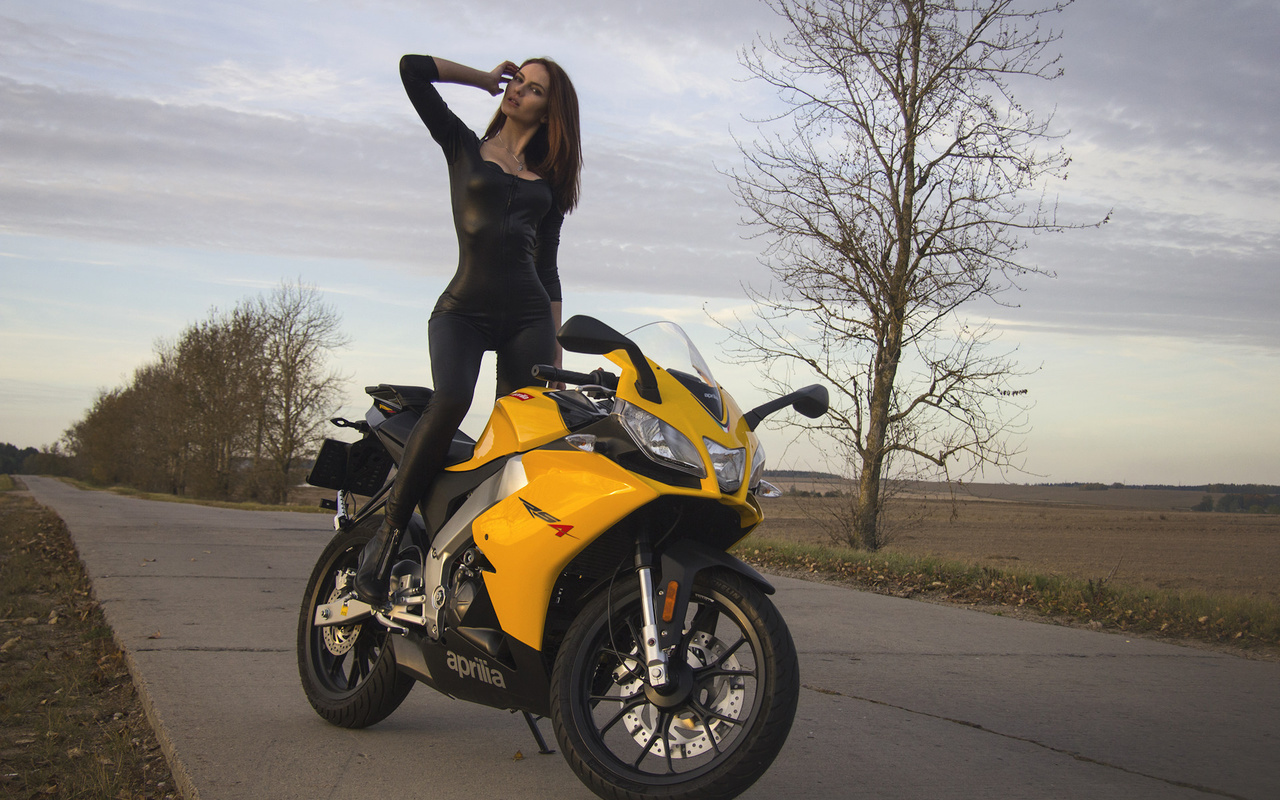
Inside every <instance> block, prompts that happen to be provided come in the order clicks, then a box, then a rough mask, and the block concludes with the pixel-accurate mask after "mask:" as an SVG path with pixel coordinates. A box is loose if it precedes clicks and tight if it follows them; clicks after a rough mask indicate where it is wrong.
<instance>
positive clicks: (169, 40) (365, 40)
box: [0, 0, 1280, 484]
mask: <svg viewBox="0 0 1280 800" xmlns="http://www.w3.org/2000/svg"><path fill="white" fill-rule="evenodd" d="M778 25H779V23H778V21H777V19H776V18H775V17H774V16H773V15H772V13H771V12H770V11H769V10H768V9H767V8H766V7H764V6H763V5H760V4H758V3H756V2H754V0H703V1H702V2H698V3H691V2H688V1H687V0H678V1H677V0H650V1H645V0H632V1H631V2H622V1H621V0H562V2H558V3H551V4H548V3H544V4H533V5H519V4H516V5H512V4H509V3H498V2H494V1H493V0H468V2H465V3H462V2H436V1H435V0H273V2H270V3H261V2H256V1H255V2H222V1H220V0H205V1H204V2H198V3H197V2H189V1H188V0H52V2H51V1H50V0H5V2H4V4H3V5H0V277H2V278H3V286H4V291H3V292H0V441H8V442H12V443H14V444H16V445H19V446H28V445H32V446H41V445H45V444H50V443H52V442H54V441H56V440H57V439H58V437H59V436H60V435H61V432H62V431H63V430H64V429H65V428H67V427H68V426H69V425H70V424H71V423H72V422H73V421H75V420H76V419H77V418H79V417H80V416H81V415H82V414H83V412H84V410H85V408H86V407H87V406H88V405H89V404H90V403H91V402H92V399H93V397H94V395H95V392H96V391H97V390H99V389H101V388H109V387H112V386H117V385H120V384H122V383H124V382H126V381H127V380H128V378H129V376H130V375H131V373H132V371H133V370H134V369H135V368H136V367H138V366H140V365H142V364H143V363H145V362H146V361H148V360H149V359H150V358H151V357H152V354H153V348H154V345H155V343H156V341H157V340H160V339H164V338H170V337H173V336H174V335H176V334H177V333H179V332H180V331H181V330H182V329H183V328H184V327H186V326H187V325H189V324H191V323H193V322H196V321H198V320H201V319H203V318H205V317H206V316H208V314H209V312H210V310H211V309H212V308H214V307H217V308H221V309H226V308H230V307H231V306H233V305H234V304H235V303H236V302H237V301H238V300H240V299H242V298H245V297H247V296H251V295H254V294H257V293H259V292H264V291H270V289H271V288H272V287H273V286H275V285H276V284H278V283H279V282H280V281H281V280H294V279H299V278H300V279H302V280H303V281H306V282H308V283H312V284H315V285H316V286H317V287H319V288H320V289H321V290H322V291H323V292H324V293H325V297H326V300H327V301H328V302H329V303H331V304H332V305H333V306H334V307H335V308H336V309H337V310H339V312H340V313H341V314H342V317H343V321H344V329H345V331H346V332H347V334H348V335H349V336H350V337H351V339H352V345H351V346H350V347H348V348H347V349H345V350H344V351H342V352H341V353H340V354H339V355H338V357H337V362H338V363H337V366H338V367H339V368H340V369H341V370H342V371H343V372H345V373H346V374H349V375H350V376H351V380H350V384H349V385H350V393H349V394H350V405H349V407H348V408H347V409H346V411H347V412H348V413H349V414H360V413H362V411H363V408H364V405H365V403H364V402H363V401H362V399H361V397H362V395H361V392H360V387H363V386H364V385H366V384H370V383H378V382H384V381H385V382H398V383H428V382H429V374H430V372H429V364H428V362H427V360H426V345H425V338H426V321H427V314H428V313H429V311H430V308H431V306H432V305H433V304H434V301H435V298H436V297H437V295H438V294H439V293H440V290H441V289H442V288H443V286H444V283H445V282H446V281H447V280H448V278H449V276H450V275H451V273H452V268H453V265H454V263H455V258H456V245H455V242H454V239H453V232H452V227H451V221H450V218H449V216H448V204H447V200H446V188H445V175H444V169H443V164H442V159H441V157H440V153H439V150H438V148H436V146H435V145H434V143H433V142H431V141H430V139H429V138H428V137H427V135H426V132H425V130H424V129H423V128H422V126H421V123H420V122H419V120H418V119H417V117H416V115H415V114H414V112H413V110H412V108H411V107H410V105H409V103H408V101H407V100H406V99H405V97H404V93H403V89H402V88H401V86H400V83H399V76H398V73H397V69H396V64H397V61H398V59H399V57H400V55H401V54H403V53H430V54H433V55H440V56H443V57H446V58H450V59H452V60H455V61H461V62H463V63H467V64H470V65H472V66H477V67H481V68H484V69H489V68H491V67H492V66H493V65H494V64H497V63H498V62H500V61H501V60H504V59H512V60H515V61H520V60H522V59H523V58H525V57H528V56H531V55H549V56H551V57H553V58H555V59H557V60H558V61H560V62H561V63H562V64H563V65H564V66H565V67H566V68H567V69H568V71H569V73H570V75H571V76H572V77H573V79H574V82H575V85H576V86H577V89H578V93H579V97H580V99H581V105H582V113H583V134H584V147H585V149H586V170H585V174H584V177H583V201H582V206H581V208H580V210H579V211H578V212H577V213H575V214H574V215H573V216H571V217H570V218H569V221H568V222H567V223H566V226H565V231H564V240H563V241H564V243H563V246H562V249H561V274H562V278H563V280H564V283H565V286H566V290H567V296H566V309H565V310H566V314H567V315H568V314H574V313H589V314H593V315H596V316H600V317H602V318H604V319H606V320H607V321H610V322H611V323H612V324H614V325H615V326H616V327H620V328H622V329H627V328H628V327H632V326H633V325H635V324H640V323H642V322H644V321H648V320H651V319H655V318H673V319H677V320H678V321H680V322H682V323H686V325H687V327H688V329H689V330H690V333H691V334H692V335H693V337H694V339H695V341H697V342H698V344H699V346H700V347H701V348H702V349H703V351H704V353H705V354H706V355H708V356H709V357H710V358H712V359H713V361H717V360H719V357H720V353H721V352H722V348H721V342H722V340H723V338H724V337H723V335H722V334H721V333H719V332H717V330H716V329H715V328H714V326H712V325H710V324H708V322H707V314H715V315H718V314H725V313H728V312H731V311H734V310H737V311H739V312H743V311H746V310H748V309H749V305H748V304H747V301H746V298H745V295H744V292H743V289H742V284H743V283H744V282H752V283H759V282H762V281H763V280H764V279H765V276H766V272H765V271H764V269H763V268H762V267H761V266H760V264H759V263H758V258H759V249H760V243H759V242H758V241H756V240H751V239H748V238H745V237H744V234H745V233H746V231H745V230H744V229H743V228H742V227H741V225H740V224H739V220H740V217H741V213H740V210H739V209H738V208H737V206H736V205H735V202H734V199H733V197H732V195H731V194H730V192H729V189H728V186H727V183H726V180H725V178H724V177H723V176H722V173H721V171H720V170H722V169H725V168H728V167H731V166H733V165H734V164H735V163H736V162H738V161H739V160H740V157H739V155H738V153H737V149H736V146H735V144H734V137H735V136H737V137H739V138H745V139H750V138H751V137H752V136H753V135H754V133H755V131H754V128H753V126H752V125H751V124H750V123H749V122H747V121H745V119H744V118H745V117H754V116H758V115H759V114H760V112H761V111H762V110H765V111H767V110H768V109H769V108H772V107H774V106H775V105H776V102H777V101H776V98H774V97H773V96H771V95H770V94H769V93H768V92H767V91H766V90H765V89H764V88H763V87H761V86H758V85H755V84H751V83H744V82H743V80H742V79H743V78H744V77H745V72H744V70H743V69H742V68H741V67H740V66H739V65H738V61H737V51H738V49H739V48H740V47H742V46H743V45H745V44H747V43H749V42H750V41H751V40H752V39H753V38H754V37H755V36H756V35H757V34H758V33H768V32H771V31H778V30H779V27H778ZM1054 25H1055V27H1059V28H1061V30H1062V31H1063V32H1064V34H1065V37H1064V39H1063V41H1062V42H1061V50H1062V52H1063V53H1064V66H1065V68H1066V70H1067V74H1066V76H1065V77H1064V78H1062V79H1061V80H1059V81H1056V82H1054V83H1052V84H1048V85H1045V86H1040V87H1037V88H1036V89H1035V90H1034V94H1031V95H1026V96H1025V99H1027V101H1028V102H1029V103H1031V104H1032V105H1033V106H1035V107H1038V108H1042V109H1049V108H1054V107H1056V109H1057V117H1056V120H1057V124H1058V126H1059V127H1060V129H1062V130H1068V129H1069V130H1070V133H1069V135H1068V136H1067V138H1066V140H1065V144H1066V147H1067V149H1068V150H1069V151H1070V153H1071V154H1072V156H1073V157H1074V162H1073V164H1072V166H1071V171H1070V178H1069V180H1068V181H1066V182H1065V183H1063V184H1060V185H1057V186H1056V187H1055V189H1054V191H1055V192H1057V193H1058V199H1059V202H1060V204H1061V207H1062V209H1063V210H1064V211H1068V212H1070V213H1071V214H1073V215H1078V218H1080V219H1098V218H1101V217H1102V216H1103V215H1105V214H1106V213H1107V211H1108V210H1111V211H1112V222H1111V223H1110V224H1108V225H1107V226H1105V227H1104V228H1101V229H1090V230H1083V231H1078V232H1073V233H1069V234H1065V235H1061V236H1052V237H1038V238H1036V239H1035V240H1033V241H1032V242H1031V246H1030V248H1029V250H1028V252H1027V259H1028V261H1030V262H1032V263H1035V264H1038V265H1040V266H1042V267H1044V268H1046V269H1049V270H1052V271H1054V272H1056V274H1057V277H1056V278H1054V279H1048V278H1045V279H1036V280H1032V281H1029V282H1027V284H1026V285H1025V287H1024V289H1025V291H1023V292H1021V293H1019V294H1018V295H1017V296H1016V297H1012V298H1006V299H1008V300H1012V301H1014V302H1015V303H1016V306H1015V307H1012V308H1009V307H995V306H992V307H989V308H975V309H974V314H975V315H977V316H986V315H990V316H991V317H992V318H993V319H994V320H995V323H996V326H997V327H998V328H999V329H1000V330H1001V332H1002V335H1003V338H1002V342H1003V343H1004V344H1005V345H1008V346H1010V347H1012V346H1016V347H1017V348H1018V353H1017V358H1018V360H1019V362H1020V363H1021V364H1022V365H1023V366H1026V367H1037V368H1038V371H1036V372H1035V373H1034V374H1033V375H1032V376H1031V377H1030V378H1028V379H1027V381H1026V385H1027V388H1028V389H1029V390H1030V395H1029V396H1030V397H1031V399H1033V400H1034V401H1035V408H1034V410H1033V411H1032V414H1031V420H1030V421H1031V425H1032V430H1031V431H1030V432H1029V433H1028V434H1027V436H1026V437H1025V439H1024V440H1023V442H1022V444H1023V446H1024V447H1025V450H1026V462H1025V470H1026V471H1025V472H1023V473H1010V474H1008V475H1006V476H1000V475H995V474H990V473H988V474H987V476H986V479H988V480H1003V479H1008V480H1013V481H1016V482H1041V481H1105V482H1114V481H1123V482H1126V483H1130V484H1139V483H1179V484H1196V483H1204V482H1219V481H1220V482H1266V483H1273V484H1275V483H1280V413H1278V412H1280V402H1277V400H1276V397H1277V396H1278V395H1280V321H1278V319H1280V316H1278V315H1277V314H1276V310H1275V305H1276V301H1277V299H1280V277H1278V272H1277V269H1276V267H1277V259H1278V256H1277V234H1278V233H1280V136H1277V135H1276V131H1277V124H1276V123H1277V121H1278V120H1280V101H1277V99H1276V98H1278V97H1280V85H1278V84H1280V78H1278V77H1277V76H1278V75H1280V68H1278V67H1280V65H1278V64H1277V61H1278V59H1277V56H1276V55H1275V47H1274V41H1273V34H1274V32H1275V31H1277V30H1280V5H1277V4H1275V3H1273V2H1270V1H1269V0H1267V1H1266V2H1237V1H1235V0H1226V1H1224V2H1217V3H1205V2H1201V1H1198V0H1124V2H1114V1H1113V0H1079V2H1077V3H1076V4H1075V5H1074V6H1072V7H1071V8H1070V9H1068V11H1067V12H1065V13H1064V14H1062V15H1060V16H1059V17H1057V18H1055V19H1054ZM443 92H444V94H445V96H446V99H447V100H448V101H449V103H450V104H451V105H452V106H453V107H454V109H455V110H456V111H458V112H459V114H460V115H461V116H462V117H463V119H465V120H467V121H468V122H469V123H470V124H471V125H472V127H475V128H479V127H482V126H483V124H484V122H485V121H487V119H488V116H489V115H490V114H491V113H492V110H493V108H494V107H495V103H494V101H493V100H492V99H491V98H489V97H488V95H487V94H485V93H483V92H479V91H476V90H474V89H468V88H465V87H446V88H445V89H444V90H443ZM717 369H718V372H719V377H720V378H721V381H722V382H723V383H725V384H726V385H727V386H728V388H729V389H730V390H731V391H735V393H736V394H737V395H738V397H739V400H740V402H741V404H743V405H744V406H745V405H748V404H751V403H754V402H759V401H761V400H763V399H764V398H763V397H760V396H758V395H756V394H754V392H755V389H754V388H752V384H753V375H752V374H751V373H750V371H749V370H748V369H746V368H744V367H735V366H731V365H723V364H721V365H719V366H718V367H717ZM488 383H489V380H488V379H484V380H482V386H481V390H480V392H479V393H478V395H477V402H476V405H475V407H474V409H475V410H474V411H473V414H472V417H471V418H469V420H468V423H467V424H466V425H465V426H464V427H466V428H468V429H473V430H471V432H472V433H478V429H479V427H480V425H481V424H482V422H481V420H482V419H483V416H484V415H485V414H486V413H487V407H488V402H489V400H490V399H491V397H492V394H491V389H490V388H489V387H488V386H487V384H488ZM486 392H489V394H487V395H486ZM766 444H767V445H768V448H769V450H770V455H771V463H772V464H773V465H775V466H778V467H793V468H828V469H839V465H836V464H830V463H827V462H825V461H824V460H823V458H822V456H821V455H820V448H817V447H814V446H812V445H810V444H808V443H804V442H792V441H790V440H789V439H787V438H785V437H783V436H782V435H781V434H778V433H774V432H770V433H769V434H768V435H767V436H766Z"/></svg>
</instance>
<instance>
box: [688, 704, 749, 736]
mask: <svg viewBox="0 0 1280 800" xmlns="http://www.w3.org/2000/svg"><path fill="white" fill-rule="evenodd" d="M689 708H691V709H693V711H694V713H695V714H698V715H699V716H701V715H706V716H708V717H711V718H712V719H718V720H720V721H722V722H727V723H729V724H730V725H741V724H742V721H741V720H738V719H734V718H733V717H726V716H725V715H724V714H721V713H719V712H718V711H712V710H711V709H709V708H707V707H706V706H703V705H702V704H700V703H697V702H694V701H690V702H689ZM706 728H707V735H708V736H710V735H711V726H710V725H707V726H706Z"/></svg>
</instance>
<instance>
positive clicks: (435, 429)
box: [387, 312, 555, 530]
mask: <svg viewBox="0 0 1280 800" xmlns="http://www.w3.org/2000/svg"><path fill="white" fill-rule="evenodd" d="M427 335H428V337H429V340H430V347H431V378H432V380H433V381H434V382H435V387H434V389H435V393H434V394H432V395H431V401H430V402H429V403H428V404H427V409H426V411H425V412H424V413H423V415H422V418H421V419H419V420H418V423H417V424H416V425H414V427H413V432H412V433H411V434H409V441H407V442H406V443H405V447H404V458H403V459H401V462H400V469H399V471H398V472H397V473H396V479H395V485H394V486H393V487H392V489H391V496H390V498H389V499H388V500H387V522H388V523H389V524H390V525H391V526H392V527H393V528H396V529H398V530H403V529H404V527H405V526H406V525H408V524H409V519H410V517H412V516H413V510H414V508H416V507H417V505H418V504H419V503H420V502H422V498H423V495H425V494H426V491H427V487H428V486H430V485H431V481H432V480H433V479H434V478H435V476H436V475H437V473H439V472H440V470H441V469H443V468H444V460H445V457H446V456H447V455H448V453H449V445H450V443H451V442H452V441H453V435H454V434H455V433H456V432H457V430H458V427H459V426H460V425H462V419H463V417H465V416H466V415H467V411H468V410H469V409H470V408H471V399H472V396H473V395H474V394H475V390H476V382H477V381H478V380H479V377H480V361H481V359H483V358H484V354H485V352H486V351H488V350H493V351H494V352H496V353H497V354H498V390H497V396H498V397H503V396H505V395H508V394H511V393H512V392H514V391H516V390H518V389H520V388H522V387H525V386H530V385H533V384H534V383H535V381H534V379H533V376H532V374H531V370H532V369H533V366H534V365H535V364H551V363H554V360H555V324H554V323H553V321H552V319H551V315H550V314H549V313H538V314H529V315H526V316H525V318H524V319H523V320H521V319H519V315H515V316H510V315H497V314H495V315H485V316H480V315H471V314H464V313H456V312H443V313H439V312H438V313H436V314H435V315H434V316H432V318H431V322H430V323H429V324H428V326H427Z"/></svg>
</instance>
